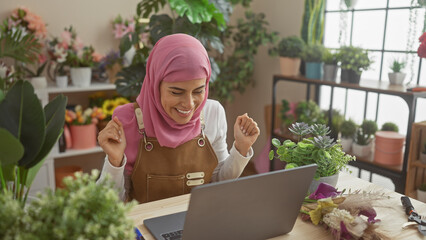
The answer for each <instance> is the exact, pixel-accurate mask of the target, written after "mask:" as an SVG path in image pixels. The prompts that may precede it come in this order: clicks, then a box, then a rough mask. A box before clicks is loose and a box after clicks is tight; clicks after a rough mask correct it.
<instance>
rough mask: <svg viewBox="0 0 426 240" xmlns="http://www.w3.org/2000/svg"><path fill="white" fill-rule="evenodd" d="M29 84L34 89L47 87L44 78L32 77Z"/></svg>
mask: <svg viewBox="0 0 426 240" xmlns="http://www.w3.org/2000/svg"><path fill="white" fill-rule="evenodd" d="M31 84H32V85H33V87H34V88H36V89H41V88H46V87H47V80H46V77H33V78H31Z"/></svg>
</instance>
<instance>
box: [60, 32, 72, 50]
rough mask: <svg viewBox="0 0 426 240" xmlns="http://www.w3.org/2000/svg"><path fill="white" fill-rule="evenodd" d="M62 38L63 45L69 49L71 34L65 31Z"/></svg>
mask: <svg viewBox="0 0 426 240" xmlns="http://www.w3.org/2000/svg"><path fill="white" fill-rule="evenodd" d="M61 38H62V43H63V44H64V46H66V47H67V48H68V46H69V45H70V44H71V38H72V37H71V33H70V32H68V31H63V32H62V33H61Z"/></svg>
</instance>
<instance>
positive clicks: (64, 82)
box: [55, 75, 68, 88]
mask: <svg viewBox="0 0 426 240" xmlns="http://www.w3.org/2000/svg"><path fill="white" fill-rule="evenodd" d="M55 80H56V86H58V88H66V87H67V86H68V76H66V75H65V76H56V77H55Z"/></svg>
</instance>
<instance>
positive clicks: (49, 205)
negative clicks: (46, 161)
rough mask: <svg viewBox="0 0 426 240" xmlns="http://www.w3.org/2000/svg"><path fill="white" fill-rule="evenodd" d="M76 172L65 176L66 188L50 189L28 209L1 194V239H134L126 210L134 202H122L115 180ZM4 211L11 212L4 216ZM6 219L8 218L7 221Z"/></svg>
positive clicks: (33, 201)
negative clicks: (115, 186)
mask: <svg viewBox="0 0 426 240" xmlns="http://www.w3.org/2000/svg"><path fill="white" fill-rule="evenodd" d="M98 175H99V174H98V171H97V170H94V171H93V172H92V174H91V175H89V174H82V173H76V179H75V180H74V179H72V178H71V177H67V178H65V179H64V184H65V189H57V190H56V191H55V192H53V191H51V190H50V189H49V190H48V191H47V192H46V193H45V194H43V195H41V194H40V195H38V199H34V200H32V201H31V202H30V203H29V204H28V205H27V206H26V208H25V210H23V209H21V208H20V207H19V202H18V201H17V200H16V199H13V197H12V195H10V194H3V195H0V216H2V217H5V218H3V220H2V222H1V223H0V237H2V235H3V237H4V238H2V239H35V240H38V239H40V240H41V239H135V234H134V232H133V221H132V220H131V219H129V218H128V217H127V213H128V212H129V211H130V209H131V208H132V207H133V206H134V205H135V203H134V202H132V203H130V204H124V203H122V202H120V200H119V198H118V193H117V192H116V191H115V190H114V188H113V186H114V183H113V182H112V181H111V180H110V179H109V178H106V179H103V180H100V181H99V182H98V183H97V182H96V179H97V177H98ZM5 214H10V215H8V216H5ZM5 220H6V221H5Z"/></svg>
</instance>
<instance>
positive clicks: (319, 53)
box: [302, 43, 325, 62]
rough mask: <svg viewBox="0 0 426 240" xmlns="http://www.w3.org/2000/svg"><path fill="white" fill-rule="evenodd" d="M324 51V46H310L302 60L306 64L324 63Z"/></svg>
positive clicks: (307, 47) (304, 52)
mask: <svg viewBox="0 0 426 240" xmlns="http://www.w3.org/2000/svg"><path fill="white" fill-rule="evenodd" d="M324 51H325V47H324V46H323V45H322V44H320V43H318V44H310V45H307V46H306V48H305V51H303V56H302V58H303V60H305V61H306V62H322V58H323V55H324Z"/></svg>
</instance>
